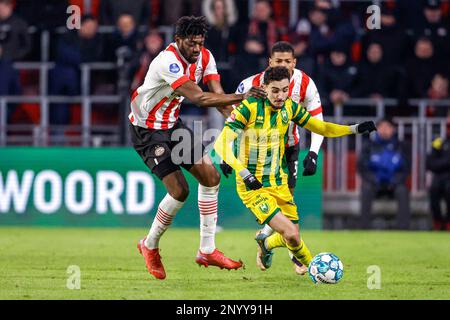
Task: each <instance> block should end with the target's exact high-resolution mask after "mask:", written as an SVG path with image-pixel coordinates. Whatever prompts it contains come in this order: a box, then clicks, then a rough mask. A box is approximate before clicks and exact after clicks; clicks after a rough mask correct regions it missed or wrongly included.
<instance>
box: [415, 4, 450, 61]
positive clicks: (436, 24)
mask: <svg viewBox="0 0 450 320" xmlns="http://www.w3.org/2000/svg"><path fill="white" fill-rule="evenodd" d="M424 2H425V5H424V9H423V22H422V23H419V22H418V23H417V24H416V30H415V33H416V35H417V36H426V37H428V38H429V39H430V40H431V41H432V42H433V45H434V47H435V48H436V57H437V58H438V59H443V58H445V57H448V56H449V55H450V34H449V29H448V26H447V25H445V23H444V21H443V17H442V12H441V1H439V0H425V1H424Z"/></svg>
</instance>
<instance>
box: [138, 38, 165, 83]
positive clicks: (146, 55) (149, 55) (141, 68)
mask: <svg viewBox="0 0 450 320" xmlns="http://www.w3.org/2000/svg"><path fill="white" fill-rule="evenodd" d="M163 46H164V39H163V38H162V37H161V35H160V34H159V33H158V32H157V31H156V30H153V31H149V33H148V34H147V36H146V37H145V39H144V49H143V50H142V52H141V54H140V56H139V57H137V58H136V59H135V61H134V62H133V63H132V67H131V68H132V70H131V72H132V74H133V76H132V82H131V90H132V91H134V90H136V89H137V88H138V87H139V86H140V85H142V83H143V82H144V79H145V75H146V74H147V71H148V67H149V66H150V63H151V62H152V61H153V59H154V58H155V57H156V56H157V55H158V54H159V53H160V52H161V51H162V50H163Z"/></svg>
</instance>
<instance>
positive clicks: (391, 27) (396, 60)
mask: <svg viewBox="0 0 450 320" xmlns="http://www.w3.org/2000/svg"><path fill="white" fill-rule="evenodd" d="M380 21H381V29H374V30H370V31H368V32H367V34H366V35H365V36H364V37H363V48H364V50H366V49H367V47H368V46H369V44H370V43H372V42H376V43H379V44H380V45H381V47H382V48H383V52H384V63H385V64H388V65H399V64H401V63H403V60H404V59H405V57H406V56H407V52H408V43H409V41H408V37H407V35H406V32H405V30H404V29H403V28H401V26H400V25H399V24H398V23H397V18H396V16H395V14H394V11H393V10H392V9H390V8H389V7H387V6H382V10H381V18H380Z"/></svg>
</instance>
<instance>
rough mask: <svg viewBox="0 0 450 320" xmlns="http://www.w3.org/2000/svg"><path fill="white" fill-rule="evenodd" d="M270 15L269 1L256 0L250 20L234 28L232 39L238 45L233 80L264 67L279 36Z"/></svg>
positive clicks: (259, 70)
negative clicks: (234, 77) (235, 71)
mask: <svg viewBox="0 0 450 320" xmlns="http://www.w3.org/2000/svg"><path fill="white" fill-rule="evenodd" d="M271 15H272V8H271V6H270V3H269V1H267V0H258V1H256V2H255V5H254V7H253V11H252V15H251V17H252V18H251V20H250V22H249V23H248V24H247V23H246V24H241V25H239V26H238V27H237V28H235V29H234V34H233V39H234V43H236V44H237V45H238V56H237V57H236V65H235V68H236V70H239V72H237V73H236V75H235V76H236V81H235V82H238V81H240V80H241V79H243V78H245V77H247V76H248V75H249V74H255V73H258V72H261V70H262V69H264V68H265V67H266V64H267V57H268V56H269V54H270V48H271V47H272V46H273V44H274V43H275V42H276V41H278V38H279V35H278V31H277V27H276V25H275V22H274V21H273V19H272V18H271Z"/></svg>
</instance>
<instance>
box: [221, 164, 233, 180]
mask: <svg viewBox="0 0 450 320" xmlns="http://www.w3.org/2000/svg"><path fill="white" fill-rule="evenodd" d="M220 170H222V173H223V175H224V176H225V178H228V175H231V173H232V172H233V168H232V167H230V166H229V165H228V163H226V162H224V161H222V162H221V163H220Z"/></svg>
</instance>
